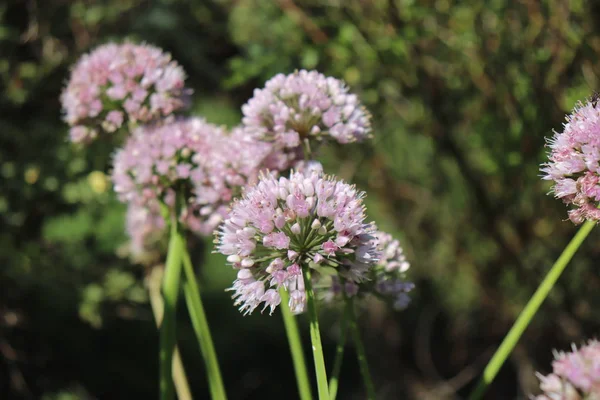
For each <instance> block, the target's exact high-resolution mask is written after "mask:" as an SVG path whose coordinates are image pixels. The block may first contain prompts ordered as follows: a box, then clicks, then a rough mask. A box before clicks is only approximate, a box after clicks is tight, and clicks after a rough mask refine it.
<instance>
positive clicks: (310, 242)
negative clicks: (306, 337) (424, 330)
mask: <svg viewBox="0 0 600 400" xmlns="http://www.w3.org/2000/svg"><path fill="white" fill-rule="evenodd" d="M363 197H364V193H363V192H359V191H357V189H356V188H355V187H354V186H350V185H348V184H346V183H344V182H343V181H340V180H337V179H336V178H334V177H329V176H323V175H322V174H320V173H319V172H317V171H313V172H310V173H306V174H304V173H300V172H293V173H292V174H291V176H290V178H289V179H288V178H285V177H281V178H279V179H277V178H276V177H274V176H273V175H271V174H266V175H263V176H262V177H261V178H260V180H259V182H258V184H257V185H256V186H253V187H251V188H249V189H248V190H247V191H246V192H245V193H244V195H243V197H242V198H241V199H240V200H237V201H235V202H234V203H233V205H232V209H231V212H230V214H229V217H228V218H227V219H226V220H225V222H224V223H223V224H222V225H221V227H220V230H219V232H218V234H217V243H218V244H217V251H218V252H220V253H222V254H224V255H226V256H227V261H228V262H229V263H230V264H231V265H232V266H233V267H234V268H235V269H237V270H238V275H237V279H236V280H235V282H234V284H233V287H232V288H231V290H233V291H234V292H235V293H234V296H233V297H234V298H235V299H236V301H235V304H236V305H239V306H240V310H241V311H243V312H244V313H246V314H248V313H251V312H252V311H254V309H255V308H256V307H258V306H259V305H260V304H261V303H264V307H263V310H264V309H265V308H267V307H270V309H271V312H273V310H274V309H275V307H277V306H278V305H279V303H280V302H281V298H280V297H279V294H278V289H279V288H281V287H283V288H285V289H286V290H287V291H288V292H289V293H290V301H289V305H290V308H291V309H292V311H293V312H295V313H299V312H302V311H303V310H304V308H305V303H306V293H305V286H304V284H305V281H304V275H305V271H306V268H313V269H315V271H318V270H319V268H323V267H327V268H328V269H329V270H333V271H335V273H336V274H337V275H339V276H340V277H343V279H346V280H348V281H350V282H361V281H362V280H363V279H365V277H366V276H367V273H368V271H369V269H370V268H371V267H372V266H374V265H375V264H376V263H377V261H378V260H379V252H378V251H377V249H376V247H375V244H374V241H373V229H374V228H373V225H372V224H368V223H365V209H364V205H363V200H362V199H363Z"/></svg>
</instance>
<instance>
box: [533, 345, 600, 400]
mask: <svg viewBox="0 0 600 400" xmlns="http://www.w3.org/2000/svg"><path fill="white" fill-rule="evenodd" d="M555 358H556V359H555V360H554V362H553V363H552V369H553V372H552V373H551V374H550V375H546V376H544V375H541V374H538V376H539V378H540V388H541V389H542V391H543V392H544V394H542V395H539V396H537V397H535V400H598V399H600V342H598V341H597V340H591V341H590V342H589V343H588V344H587V345H585V346H582V347H581V348H580V349H579V350H578V349H577V348H576V347H575V346H573V351H572V352H570V353H563V352H561V353H557V354H556V355H555Z"/></svg>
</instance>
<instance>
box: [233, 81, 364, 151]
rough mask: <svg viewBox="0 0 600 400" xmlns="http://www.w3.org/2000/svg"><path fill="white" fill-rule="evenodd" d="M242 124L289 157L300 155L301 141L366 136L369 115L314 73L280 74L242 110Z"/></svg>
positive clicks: (344, 140) (340, 85) (341, 140)
mask: <svg viewBox="0 0 600 400" xmlns="http://www.w3.org/2000/svg"><path fill="white" fill-rule="evenodd" d="M242 112H243V115H244V116H243V119H242V124H243V125H244V127H245V128H246V129H247V131H248V133H249V134H251V135H253V136H254V137H256V138H258V139H260V140H266V141H271V142H274V143H275V144H276V145H277V147H278V148H281V149H285V151H286V152H287V153H288V154H289V155H290V158H294V157H298V156H300V157H301V156H302V150H301V147H300V146H301V144H302V142H303V140H304V139H316V140H322V139H324V138H331V139H333V140H335V141H337V142H339V143H350V142H355V141H362V140H364V139H365V138H367V137H369V136H370V131H371V126H370V115H369V113H368V112H367V111H366V110H365V108H364V107H363V106H362V105H361V103H360V101H359V100H358V97H357V96H356V95H355V94H351V93H349V92H348V88H347V87H346V85H345V84H344V83H343V82H342V81H340V80H338V79H335V78H332V77H326V76H324V75H323V74H321V73H319V72H317V71H305V70H301V71H297V72H295V73H293V74H290V75H283V74H278V75H276V76H274V77H273V78H271V79H270V80H269V81H267V83H266V84H265V88H264V89H256V90H255V91H254V96H253V97H252V98H251V99H250V100H249V101H248V102H247V103H246V104H245V105H244V106H242Z"/></svg>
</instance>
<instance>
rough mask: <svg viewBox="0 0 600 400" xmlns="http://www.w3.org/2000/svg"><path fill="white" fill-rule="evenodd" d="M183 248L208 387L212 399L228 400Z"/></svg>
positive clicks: (187, 287) (191, 311)
mask: <svg viewBox="0 0 600 400" xmlns="http://www.w3.org/2000/svg"><path fill="white" fill-rule="evenodd" d="M182 244H183V245H184V248H183V251H182V253H183V269H184V273H185V280H184V284H183V291H184V295H185V299H186V303H187V306H188V311H189V314H190V319H191V320H192V326H193V328H194V332H195V333H196V338H197V339H198V343H199V344H200V350H201V351H202V356H203V357H204V364H205V365H206V371H207V375H208V385H209V388H210V393H211V398H212V399H213V400H226V399H227V395H226V392H225V386H224V385H223V378H222V377H221V370H220V368H219V361H218V360H217V352H216V351H215V346H214V344H213V340H212V336H211V334H210V329H209V327H208V321H207V319H206V313H205V311H204V306H203V304H202V298H201V297H200V289H199V287H198V283H197V281H196V275H195V274H194V268H193V266H192V261H191V259H190V255H189V253H188V251H187V249H186V248H185V242H183V241H182Z"/></svg>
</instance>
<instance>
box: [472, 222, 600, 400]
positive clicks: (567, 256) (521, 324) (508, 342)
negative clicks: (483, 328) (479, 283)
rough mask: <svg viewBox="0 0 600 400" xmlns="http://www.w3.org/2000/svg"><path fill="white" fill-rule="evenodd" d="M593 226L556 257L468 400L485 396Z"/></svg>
mask: <svg viewBox="0 0 600 400" xmlns="http://www.w3.org/2000/svg"><path fill="white" fill-rule="evenodd" d="M595 225H596V223H595V222H593V221H586V223H585V224H583V225H582V226H581V228H579V231H578V232H577V234H576V235H575V236H574V237H573V239H571V242H569V244H568V245H567V247H565V249H564V250H563V252H562V254H561V255H560V257H558V259H557V260H556V262H555V263H554V265H553V266H552V268H551V269H550V271H549V272H548V274H547V275H546V277H545V278H544V280H543V281H542V283H541V284H540V286H539V287H538V289H537V290H536V291H535V293H534V294H533V296H532V297H531V299H530V300H529V302H528V303H527V305H526V306H525V308H524V309H523V311H522V312H521V314H520V315H519V318H517V321H516V322H515V323H514V325H513V326H512V328H511V329H510V331H509V332H508V334H507V335H506V337H505V338H504V340H503V341H502V344H500V347H499V348H498V350H496V353H495V354H494V356H493V357H492V359H491V360H490V362H489V363H488V365H487V366H486V367H485V370H484V371H483V376H482V377H481V380H480V381H479V383H478V384H477V387H476V388H475V390H474V391H473V393H472V394H471V396H470V397H469V399H470V400H478V399H481V397H482V396H483V395H484V394H485V391H486V390H487V388H488V386H489V384H490V383H491V382H492V381H493V380H494V378H495V377H496V374H497V373H498V371H499V370H500V367H502V364H504V361H505V360H506V358H507V357H508V356H509V355H510V353H511V352H512V350H513V349H514V347H515V345H516V344H517V342H518V341H519V338H520V337H521V335H522V334H523V332H524V331H525V329H526V328H527V326H528V325H529V323H530V322H531V319H532V318H533V316H534V315H535V313H536V312H537V310H538V309H539V308H540V306H541V304H542V303H543V302H544V300H545V299H546V297H547V296H548V293H549V292H550V290H552V287H553V286H554V284H555V283H556V281H557V280H558V278H559V276H560V274H561V273H562V272H563V271H564V269H565V267H566V266H567V264H568V263H569V261H571V258H573V255H574V254H575V252H577V249H579V246H581V243H583V241H584V240H585V238H586V237H587V236H588V234H589V233H590V231H591V230H592V229H593V228H594V226H595Z"/></svg>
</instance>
